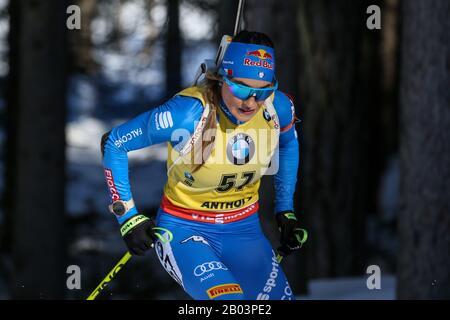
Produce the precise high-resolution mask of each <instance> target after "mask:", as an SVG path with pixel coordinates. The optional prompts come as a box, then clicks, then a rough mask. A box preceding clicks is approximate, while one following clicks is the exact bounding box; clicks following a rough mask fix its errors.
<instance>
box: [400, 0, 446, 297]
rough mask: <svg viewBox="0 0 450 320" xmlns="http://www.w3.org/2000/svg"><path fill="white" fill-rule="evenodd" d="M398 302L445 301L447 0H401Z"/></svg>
mask: <svg viewBox="0 0 450 320" xmlns="http://www.w3.org/2000/svg"><path fill="white" fill-rule="evenodd" d="M402 5H403V7H402V10H403V29H402V66H401V87H400V88H401V89H400V98H401V103H400V104H401V140H400V145H401V147H400V156H401V157H400V158H401V160H400V161H401V210H400V219H399V234H400V255H399V265H398V291H397V293H398V297H399V298H400V299H449V298H450V254H449V252H450V251H449V250H450V233H449V230H450V196H449V195H450V90H449V88H450V36H449V30H450V20H449V16H450V2H449V1H447V0H433V1H418V0H410V1H403V3H402Z"/></svg>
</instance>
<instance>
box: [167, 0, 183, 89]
mask: <svg viewBox="0 0 450 320" xmlns="http://www.w3.org/2000/svg"><path fill="white" fill-rule="evenodd" d="M179 5H180V4H179V0H168V8H167V16H168V19H169V21H168V28H167V36H166V94H167V96H168V97H171V96H172V95H174V94H175V93H176V92H177V91H179V90H180V89H181V47H182V44H181V36H180V27H179V12H180V10H179Z"/></svg>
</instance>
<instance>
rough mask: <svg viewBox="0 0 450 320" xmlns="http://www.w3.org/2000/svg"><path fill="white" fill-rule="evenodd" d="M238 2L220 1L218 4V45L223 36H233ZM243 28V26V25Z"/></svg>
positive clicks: (232, 0) (231, 0) (234, 0)
mask: <svg viewBox="0 0 450 320" xmlns="http://www.w3.org/2000/svg"><path fill="white" fill-rule="evenodd" d="M238 3H239V1H238V0H227V1H219V3H218V4H217V14H218V18H217V20H218V33H217V43H220V40H221V39H222V36H223V35H226V34H227V35H229V36H233V31H234V23H235V21H236V13H237V8H238ZM241 27H243V24H241Z"/></svg>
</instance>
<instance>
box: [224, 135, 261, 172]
mask: <svg viewBox="0 0 450 320" xmlns="http://www.w3.org/2000/svg"><path fill="white" fill-rule="evenodd" d="M254 154H255V143H254V141H253V139H252V138H251V137H250V136H248V135H246V134H245V133H239V134H237V135H235V136H234V137H232V138H230V140H229V141H228V143H227V158H228V160H229V161H230V162H231V163H233V164H235V165H243V164H246V163H248V162H249V161H250V159H251V158H252V157H253V155H254Z"/></svg>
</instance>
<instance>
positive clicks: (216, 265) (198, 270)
mask: <svg viewBox="0 0 450 320" xmlns="http://www.w3.org/2000/svg"><path fill="white" fill-rule="evenodd" d="M213 270H228V268H227V267H225V265H224V264H223V263H222V262H219V261H210V262H205V263H203V264H200V265H198V266H196V267H195V269H194V275H195V276H196V277H200V276H201V275H203V274H205V273H207V272H211V271H213Z"/></svg>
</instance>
